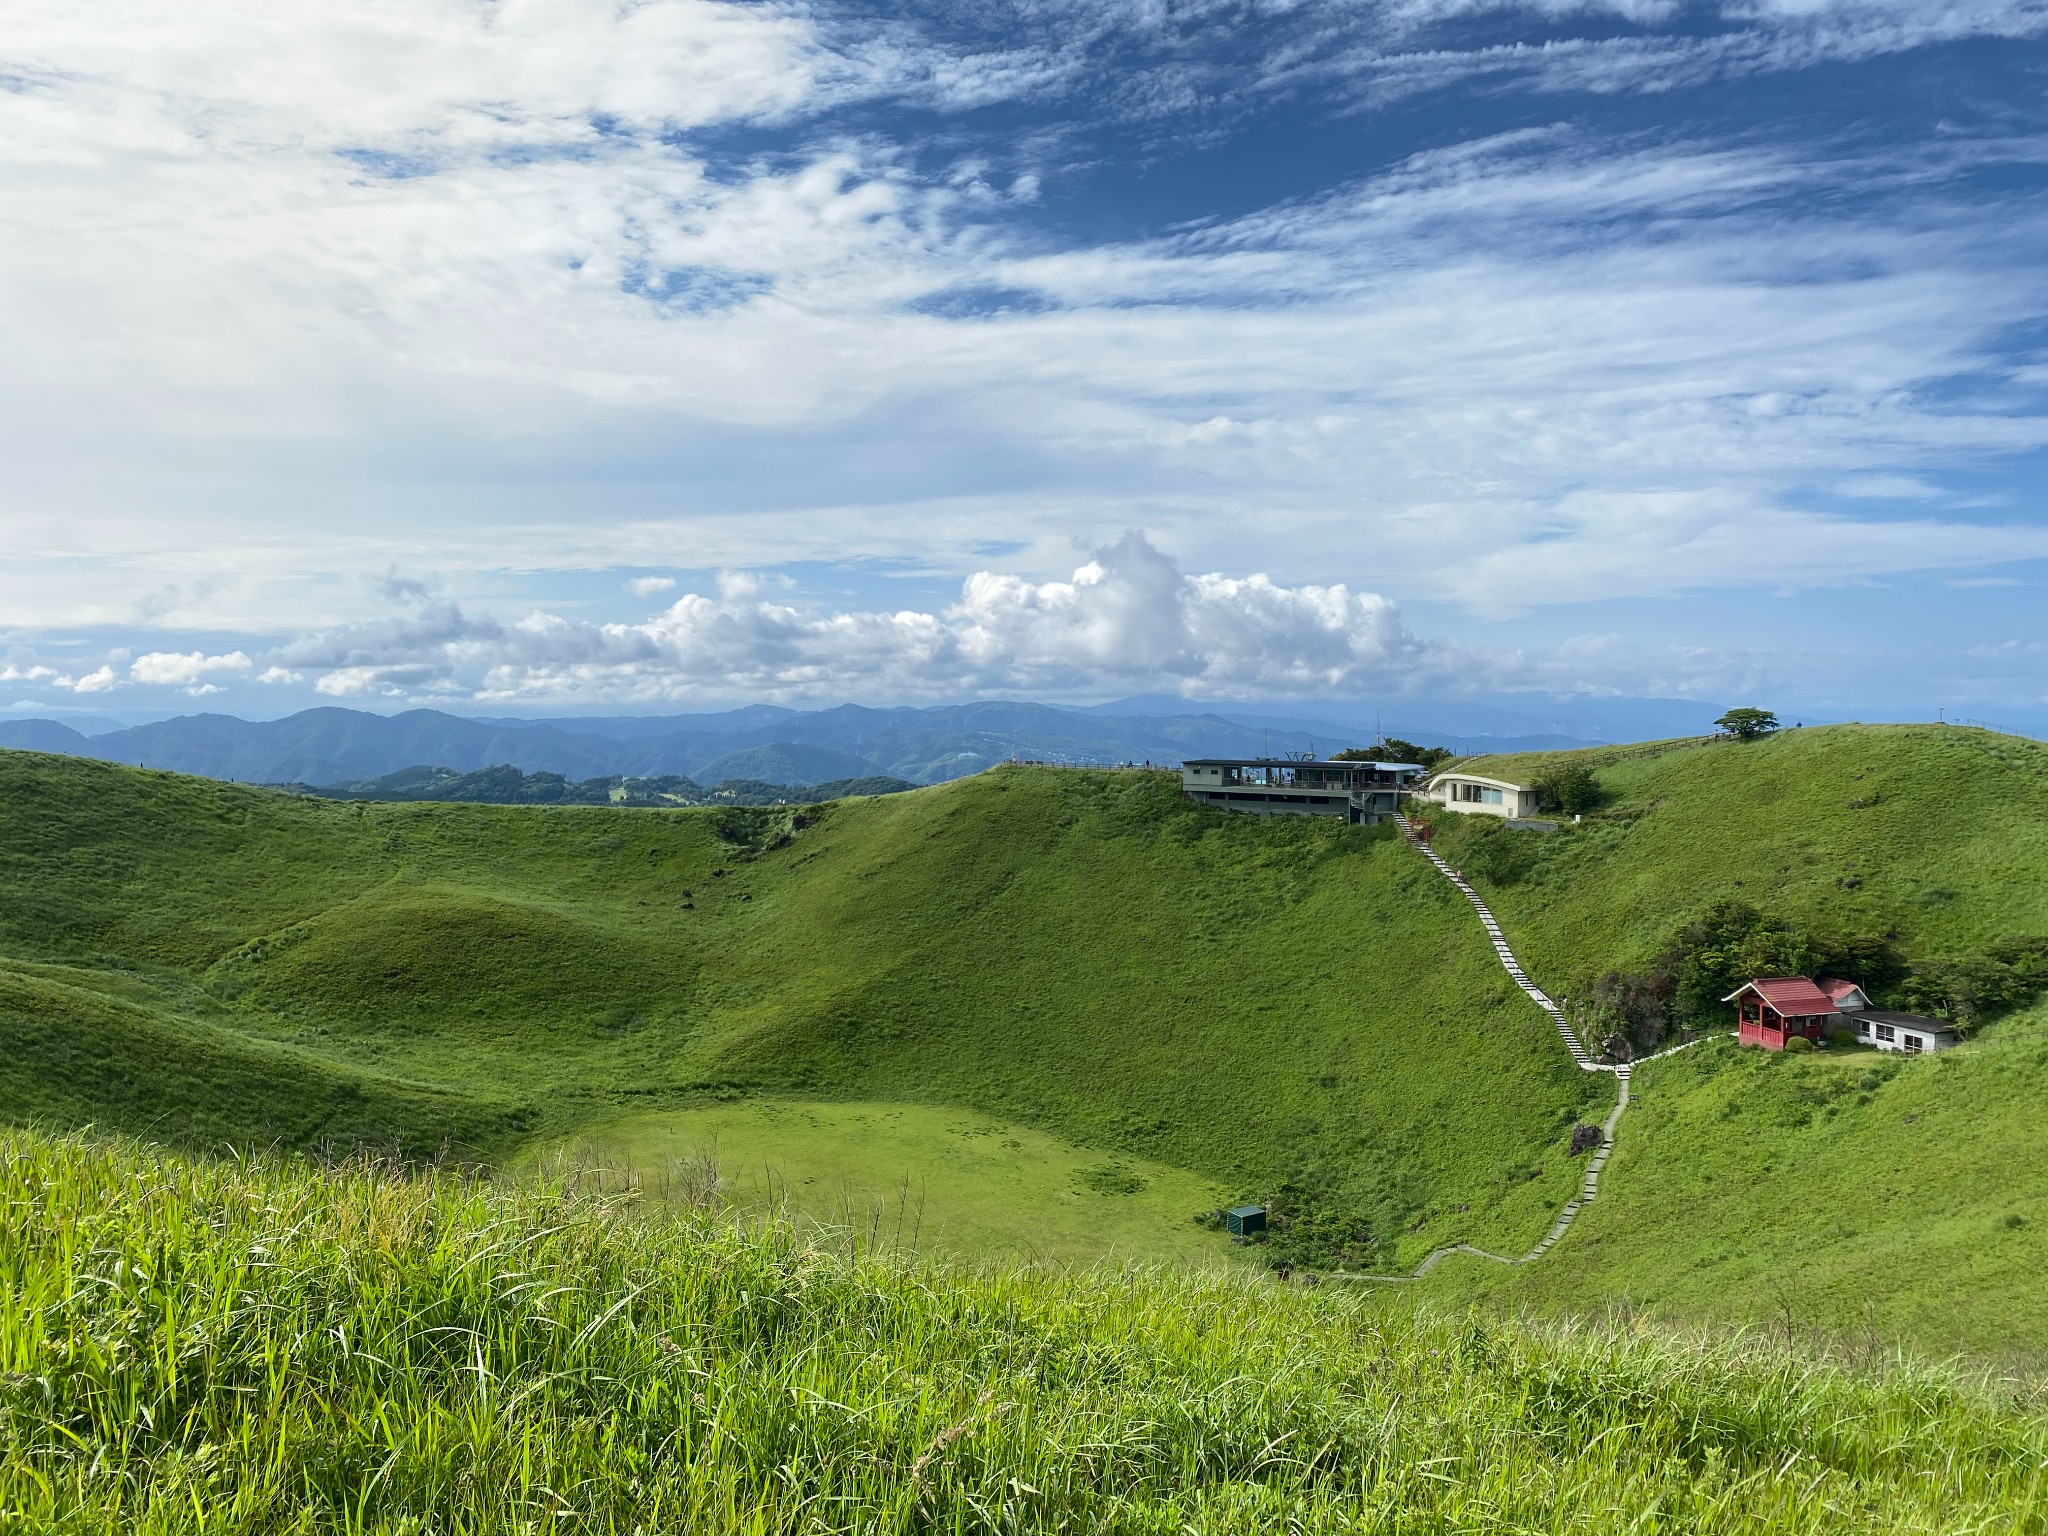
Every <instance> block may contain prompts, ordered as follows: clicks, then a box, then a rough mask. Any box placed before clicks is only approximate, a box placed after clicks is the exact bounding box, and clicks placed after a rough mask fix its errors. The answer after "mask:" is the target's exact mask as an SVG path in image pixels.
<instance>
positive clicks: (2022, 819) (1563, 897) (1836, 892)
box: [1431, 726, 2048, 1357]
mask: <svg viewBox="0 0 2048 1536" xmlns="http://www.w3.org/2000/svg"><path fill="white" fill-rule="evenodd" d="M1560 761H1582V762H1588V763H1590V764H1591V765H1592V766H1594V768H1595V769H1596V771H1597V773H1598V775H1599V778H1600V782H1601V785H1602V788H1603V789H1604V790H1605V791H1606V793H1607V795H1608V801H1607V803H1606V805H1605V806H1604V807H1603V808H1602V809H1601V811H1599V812H1598V813H1596V814H1594V815H1591V816H1588V817H1587V818H1586V819H1585V821H1584V822H1583V823H1581V824H1579V825H1576V826H1573V825H1567V826H1565V827H1563V828H1561V829H1560V830H1559V831H1558V832H1556V833H1553V834H1548V835H1546V834H1541V833H1535V832H1517V831H1512V830H1509V829H1506V828H1503V827H1501V826H1499V825H1498V824H1496V823H1493V822H1492V821H1491V820H1490V819H1482V818H1478V817H1456V816H1451V815H1446V814H1437V815H1436V816H1435V818H1434V820H1435V823H1436V826H1437V829H1438V831H1437V845H1438V847H1439V848H1440V850H1441V851H1443V852H1444V853H1445V855H1446V857H1448V858H1449V859H1450V860H1451V861H1452V862H1453V863H1454V864H1456V865H1458V866H1459V867H1460V868H1461V869H1463V871H1464V872H1465V873H1466V874H1467V875H1468V877H1470V878H1471V879H1472V880H1473V881H1474V883H1475V884H1476V885H1478V886H1479V887H1480V888H1481V889H1482V890H1483V891H1484V892H1485V894H1486V898H1487V901H1488V904H1489V905H1490V906H1492V908H1493V909H1494V911H1495V912H1496V913H1497V914H1498V916H1499V917H1500V920H1501V922H1502V924H1503V926H1504V927H1505V929H1506V930H1507V932H1508V933H1509V934H1510V935H1511V936H1512V939H1513V942H1514V944H1515V947H1516V950H1517V953H1518V954H1519V955H1520V956H1521V958H1522V960H1523V962H1524V964H1525V965H1526V966H1527V967H1528V969H1529V971H1530V973H1531V974H1532V975H1533V976H1534V977H1535V978H1536V979H1537V980H1538V981H1539V983H1541V984H1542V985H1544V986H1546V987H1548V988H1549V989H1550V990H1551V991H1552V992H1553V993H1560V994H1563V995H1566V996H1568V997H1571V998H1573V999H1574V1000H1575V1001H1577V1002H1579V1003H1581V1004H1583V1003H1584V1002H1585V1001H1586V1000H1590V999H1591V998H1593V996H1594V995H1595V994H1596V992H1597V991H1598V983H1599V981H1600V978H1601V977H1602V976H1603V975H1604V974H1605V973H1607V972H1609V971H1616V970H1618V971H1620V972H1623V973H1643V972H1646V971H1649V970H1651V969H1653V968H1654V967H1655V965H1656V964H1657V962H1658V959H1659V956H1660V953H1661V952H1663V951H1665V950H1666V949H1667V947H1668V946H1669V945H1670V944H1671V943H1672V941H1673V936H1674V934H1676V933H1678V932H1679V931H1680V930H1681V929H1682V928H1683V927H1684V925H1685V924H1686V923H1687V922H1688V920H1690V919H1692V918H1695V917H1697V916H1699V915H1700V914H1702V913H1704V912H1708V911H1710V910H1711V909H1713V908H1714V907H1715V906H1716V905H1717V904H1720V903H1726V902H1740V903H1744V904H1746V905H1748V906H1750V907H1753V908H1755V909H1757V910H1758V912H1759V913H1761V914H1763V915H1764V916H1765V917H1767V918H1770V919H1776V920H1779V921H1780V922H1781V923H1782V925H1783V927H1784V929H1786V930H1789V932H1790V934H1791V935H1792V941H1793V942H1794V945H1795V948H1796V946H1797V943H1799V942H1807V941H1810V942H1813V943H1815V944H1817V945H1818V947H1819V948H1820V949H1821V950H1823V951H1825V950H1827V949H1830V948H1834V949H1837V950H1840V949H1843V948H1845V947H1846V948H1847V949H1848V950H1850V951H1851V952H1852V953H1853V952H1854V950H1855V949H1856V947H1857V945H1856V943H1855V941H1856V940H1859V939H1860V940H1863V941H1865V944H1866V947H1869V946H1870V944H1871V943H1872V942H1873V941H1874V946H1875V949H1876V951H1878V952H1879V953H1880V954H1881V953H1882V952H1884V951H1890V952H1891V959H1892V960H1893V961H1894V962H1896V963H1897V964H1899V965H1900V966H1902V967H1903V968H1904V969H1906V970H1911V969H1913V968H1915V967H1918V968H1922V969H1932V970H1935V971H1937V972H1938V971H1939V970H1941V968H1943V967H1950V968H1968V967H1969V966H1971V965H1974V964H1977V963H1978V962H1980V961H1982V960H1983V958H1984V957H1985V956H1987V955H1989V954H1990V953H1991V952H1993V951H1994V950H1996V949H1997V948H1998V947H1999V946H2000V944H2001V942H2002V941H2004V940H2006V939H2008V938H2010V937H2012V936H2014V935H2020V936H2028V935H2040V934H2044V933H2048V747H2043V746H2040V745H2038V744H2036V743H2032V742H2027V741H2021V740H2018V739H2015V738H2012V737H2001V736H1995V735H1992V734H1990V733H1987V732H1983V731H1976V730H1964V729H1958V728H1953V727H1935V726H1884V727H1862V726H1838V727H1830V728H1826V729H1806V730H1799V731H1786V732H1782V733H1780V734H1779V735H1777V736H1774V737H1770V738H1768V739H1765V740H1762V741H1756V742H1747V743H1738V742H1715V743H1700V742H1683V743H1668V744H1651V745H1646V746H1640V747H1633V748H1618V749H1603V750H1599V751H1593V752H1585V753H1573V754H1560V755H1557V756H1551V757H1541V758H1537V757H1522V758H1497V759H1482V760H1479V762H1478V763H1475V764H1474V765H1472V766H1475V767H1477V768H1479V771H1483V772H1491V773H1494V774H1498V775H1500V776H1502V777H1507V778H1510V779H1516V780H1518V781H1526V780H1527V779H1528V778H1529V777H1531V776H1532V775H1534V774H1536V773H1540V772H1541V771H1542V770H1543V769H1545V768H1546V767H1549V766H1551V765H1553V764H1555V763H1557V762H1560ZM1845 938H1846V940H1847V941H1848V942H1847V943H1846V944H1845V942H1844V941H1845ZM1782 942H1785V935H1784V934H1780V935H1779V936H1778V938H1777V939H1769V938H1768V937H1767V938H1766V940H1765V941H1762V942H1761V950H1762V952H1763V953H1764V954H1765V955H1766V956H1768V954H1769V953H1770V952H1771V950H1772V948H1773V946H1774V945H1775V944H1778V943H1782ZM1740 958H1741V957H1740V956H1739V955H1736V956H1731V957H1729V959H1730V963H1731V964H1732V963H1734V961H1736V960H1739V959H1740ZM1857 979H1863V978H1861V977H1859V978H1857ZM2030 988H2031V983H2030V984H2029V988H2026V989H2022V990H2023V991H2026V990H2030ZM1893 990H1894V991H1897V990H1898V987H1897V985H1896V984H1894V986H1893ZM1898 1000H1899V999H1897V998H1896V997H1895V998H1894V999H1893V1001H1894V1002H1897V1001H1898ZM1574 1012H1575V1013H1576V1014H1577V1015H1578V1016H1579V1018H1580V1020H1581V1022H1582V1024H1585V1025H1589V1026H1592V1027H1594V1028H1597V1027H1598V1026H1597V1024H1595V1023H1594V1020H1595V1019H1597V1017H1598V1015H1597V1014H1593V1013H1591V1011H1590V1010H1587V1009H1585V1008H1584V1007H1583V1006H1581V1007H1575V1009H1574ZM1716 1017H1717V1018H1720V1017H1721V1015H1720V1014H1719V1013H1718V1012H1717V1014H1716ZM1720 1027H1724V1028H1725V1027H1728V1025H1727V1022H1726V1021H1725V1019H1724V1020H1723V1022H1722V1023H1721V1026H1720ZM1635 1088H1636V1094H1637V1101H1638V1102H1637V1105H1636V1107H1634V1108H1632V1109H1631V1110H1630V1112H1629V1117H1628V1119H1627V1120H1626V1121H1625V1122H1624V1127H1623V1131H1622V1134H1621V1136H1620V1139H1619V1148H1618V1151H1617V1154H1616V1157H1615V1159H1614V1161H1613V1163H1612V1165H1611V1167H1610V1169H1609V1171H1608V1173H1607V1174H1606V1176H1605V1187H1604V1190H1603V1195H1602V1199H1601V1200H1600V1201H1599V1202H1597V1203H1596V1205H1595V1206H1594V1207H1593V1208H1592V1210H1590V1211H1589V1212H1588V1213H1587V1215H1586V1216H1585V1217H1584V1218H1583V1219H1582V1220H1581V1222H1580V1223H1579V1225H1578V1227H1577V1229H1576V1230H1575V1231H1574V1233H1573V1236H1572V1239H1571V1240H1570V1241H1569V1242H1567V1243H1565V1244H1562V1245H1560V1246H1559V1247H1558V1248H1557V1249H1555V1250H1554V1251H1553V1252H1552V1253H1551V1254H1550V1255H1549V1256H1548V1258H1547V1259H1546V1260H1545V1261H1544V1262H1543V1263H1542V1264H1541V1265H1537V1266H1531V1267H1528V1268H1524V1269H1517V1270H1514V1271H1500V1270H1497V1269H1493V1268H1492V1267H1490V1266H1486V1265H1483V1264H1478V1263H1472V1262H1469V1261H1465V1260H1456V1261H1453V1262H1451V1263H1449V1264H1446V1265H1444V1266H1442V1267H1441V1268H1440V1269H1439V1270H1438V1271H1437V1272H1436V1273H1435V1274H1434V1275H1433V1276H1432V1277H1431V1288H1432V1289H1433V1290H1435V1291H1436V1292H1437V1293H1439V1294H1450V1295H1467V1294H1475V1293H1477V1294H1485V1295H1488V1296H1491V1297H1495V1298H1497V1299H1500V1300H1502V1301H1505V1302H1508V1303H1510V1304H1527V1305H1535V1306H1540V1307H1544V1308H1546V1309H1550V1310H1558V1311H1578V1310H1586V1309H1597V1308H1600V1307H1602V1306H1606V1305H1629V1306H1651V1307H1660V1308H1664V1309H1668V1310H1670V1311H1672V1312H1675V1313H1678V1314H1680V1315H1684V1316H1688V1317H1697V1316H1715V1317H1724V1318H1734V1319H1743V1320H1749V1321H1770V1322H1773V1323H1777V1324H1781V1325H1784V1326H1789V1327H1791V1328H1793V1329H1795V1330H1796V1331H1799V1332H1823V1333H1829V1334H1834V1335H1838V1336H1851V1335H1858V1334H1863V1333H1867V1332H1872V1331H1874V1332H1875V1333H1877V1334H1878V1335H1880V1336H1882V1337H1888V1338H1896V1337H1900V1336H1905V1337H1910V1338H1912V1339H1914V1340H1915V1341H1916V1342H1918V1343H1919V1344H1921V1345H1922V1346H1924V1347H1927V1348H1930V1349H1935V1350H1947V1349H1969V1350H1974V1351H1978V1352H1986V1351H1989V1352H1995V1353H2002V1354H2011V1355H2024V1356H2029V1357H2037V1356H2038V1355H2039V1353H2040V1352H2042V1351H2044V1350H2048V1286H2044V1285H2042V1284H2041V1282H2040V1279H2039V1277H2040V1275H2041V1274H2043V1273H2044V1272H2048V1172H2044V1170H2048V1119H2044V1117H2043V1115H2042V1113H2041V1105H2042V1104H2043V1103H2044V1102H2048V1097H2044V1095H2048V1010H2041V1009H2029V1008H2026V1007H2021V1008H2019V1009H2018V1011H2015V1012H2011V1013H2008V1014H2006V1015H2005V1016H2003V1017H1998V1018H1994V1019H1992V1020H1990V1021H1988V1022H1986V1023H1984V1024H1983V1026H1982V1027H1981V1028H1980V1029H1978V1030H1977V1031H1976V1037H1975V1038H1974V1039H1973V1040H1972V1042H1971V1043H1969V1044H1968V1045H1966V1046H1964V1047H1963V1048H1962V1049H1960V1050H1958V1051H1956V1052H1954V1053H1951V1054H1947V1055H1943V1056H1941V1057H1938V1058H1922V1059H1917V1060H1908V1059H1902V1058H1898V1057H1891V1056H1882V1055H1880V1054H1878V1053H1876V1052H1873V1051H1868V1050H1861V1049H1847V1050H1844V1049H1840V1048H1836V1049H1833V1050H1830V1051H1828V1052H1824V1053H1822V1054H1821V1055H1820V1056H1814V1057H1807V1058H1803V1059H1802V1058H1790V1057H1775V1056H1769V1055H1766V1054H1765V1053H1762V1052H1753V1051H1739V1050H1737V1049H1735V1048H1733V1047H1732V1046H1724V1045H1715V1044H1709V1045H1703V1046H1699V1047H1696V1048H1695V1049H1694V1051H1692V1052H1690V1053H1688V1054H1685V1055H1681V1056H1676V1057H1673V1058H1671V1059H1670V1060H1668V1061H1663V1062H1657V1063H1654V1064H1652V1065H1651V1066H1649V1067H1647V1068H1645V1069H1644V1070H1643V1071H1642V1072H1641V1073H1640V1074H1639V1076H1638V1077H1637V1080H1636V1084H1635Z"/></svg>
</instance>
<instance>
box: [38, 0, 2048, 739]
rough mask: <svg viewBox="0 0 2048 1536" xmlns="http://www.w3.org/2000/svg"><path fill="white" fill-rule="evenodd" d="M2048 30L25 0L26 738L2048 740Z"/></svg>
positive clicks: (1173, 7) (1553, 4)
mask: <svg viewBox="0 0 2048 1536" xmlns="http://www.w3.org/2000/svg"><path fill="white" fill-rule="evenodd" d="M2044 84H2048V4H2041V3H2007V0H1983V3H1977V4H1953V5H1949V4H1940V3H1927V0H1921V3H1914V4H1900V3H1889V0H1862V3H1853V0H1844V3H1826V0H1727V3H1711V4H1681V3H1669V0H1613V3H1606V4H1601V3H1593V4H1578V3H1571V0H1533V3H1524V4H1510V5H1482V4H1473V3H1466V0H1399V3H1388V4H1370V3H1361V0H1351V3H1316V0H1293V3H1258V0H1246V3H1237V4H1202V3H1190V4H1167V3H1159V0H1151V3H1139V0H1129V3H1120V0H1091V3H1087V4H1082V3H1078V0H1074V3H1069V0H1031V3H1022V4H994V3H985V4H977V3H950V4H938V3H929V4H899V5H875V4H868V5H862V6H858V7H855V6H838V5H831V4H814V5H731V4H712V3H704V0H646V3H640V4H618V3H612V0H607V3H601V4H600V3H587V0H497V3H486V0H384V3H382V4H379V5H376V6H369V5H361V6H343V7H328V8H323V9H321V10H320V11H318V12H315V13H307V14H301V13H297V12H291V11H289V10H287V9H286V8H281V7H276V6H270V5H262V4H258V3H256V0H198V3H194V4H191V5H185V6H179V7H175V8H165V7H161V6H147V5H143V4H141V3H140V0H99V3H96V4H93V5H90V6H88V5H84V4H75V3H71V0H28V3H27V4H26V5H24V6H22V7H19V8H18V11H17V14H16V19H15V20H13V21H11V22H10V26H9V28H8V35H7V36H6V38H5V39H0V221H4V228H0V322H4V325H5V334H6V335H7V336H8V337H9V342H10V344H9V346H8V347H7V348H5V349H0V456H4V460H5V462H6V463H7V464H8V466H9V473H8V475H7V476H6V477H5V480H4V482H0V708H5V709H7V710H8V711H9V712H10V713H13V714H17V715H19V714H64V713H89V714H95V715H115V716H123V715H132V714H139V713H166V712H174V711H182V710H188V709H192V708H199V707H204V708H214V709H226V710H233V711H236V712H242V713H249V714H276V713H282V712H285V711H288V710H290V709H294V708H298V707H302V706H304V705H306V704H308V703H314V702H341V703H353V704H358V705H362V706H365V707H372V708H399V707H408V706H410V705H414V704H431V705H436V706H439V707H445V708H454V709H458V710H462V709H471V710H477V711H481V712H489V713H498V714H505V713H520V712H535V713H538V712H545V711H555V710H564V709H575V710H586V709H595V708H599V707H602V708H604V709H606V710H613V709H689V708H698V707H719V706H721V705H724V704H729V703H732V702H738V701H747V700H754V699H776V700H780V701H784V702H791V703H806V702H829V701H837V700H841V699H856V700H860V701H863V702H877V703H880V702H896V701H902V702H917V701H924V700H933V701H936V700H945V699H955V698H962V697H971V696H976V695H982V694H1005V695H1028V696H1035V697H1042V698H1071V699H1075V700H1092V699H1102V698H1113V697H1117V696H1121V695H1127V694H1133V693H1139V692H1154V691H1164V692H1169V693H1178V694H1182V695H1185V696H1187V697H1189V698H1190V699H1195V700H1204V701H1206V700H1219V699H1279V698H1301V699H1315V698H1326V699H1340V698H1341V699H1364V698H1374V699H1377V698H1398V697H1401V696H1404V695H1405V696H1427V697H1431V698H1444V697H1457V696H1461V695H1467V694H1469V695H1475V696H1477V695H1487V696H1494V695H1498V694H1501V693H1504V692H1505V693H1512V692H1516V691H1522V690H1528V691H1536V692H1548V693H1567V694H1570V693H1588V694H1594V695H1620V696H1659V697H1693V698H1701V699H1712V700H1727V701H1734V700H1737V699H1741V700H1756V701H1759V702H1764V703H1771V704H1776V705H1778V706H1780V707H1782V708H1784V709H1785V710H1787V711H1788V712H1796V713H1799V714H1803V715H1807V716H1810V717H1819V718H1848V717H1860V718H1885V717H1893V718H1925V717H1928V716H1931V715H1932V714H1933V713H1934V711H1935V710H1936V709H1945V710H1947V711H1949V712H1950V713H1952V714H1960V715H1969V716H1974V717H1979V718H1990V719H1994V720H1998V721H2001V722H2003V723H2010V724H2014V725H2020V726H2032V727H2035V728H2039V727H2041V726H2042V725H2044V724H2048V623H2044V620H2043V614H2044V612H2048V604H2044V603H2043V601H2042V595H2043V583H2044V581H2048V512H2044V506H2043V497H2042V489H2041V488H2042V486H2043V485H2044V483H2048V475H2044V472H2043V471H2044V448H2048V262H2044V261H2043V259H2042V256H2041V253H2042V252H2043V251H2044V250H2048V217H2044V214H2048V199H2044V195H2043V193H2044V181H2043V169H2044V164H2048V97H2044Z"/></svg>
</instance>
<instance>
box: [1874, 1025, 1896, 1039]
mask: <svg viewBox="0 0 2048 1536" xmlns="http://www.w3.org/2000/svg"><path fill="white" fill-rule="evenodd" d="M1896 1036H1897V1031H1896V1030H1894V1029H1893V1028H1892V1027H1891V1025H1889V1024H1880V1025H1878V1026H1877V1038H1878V1039H1880V1040H1891V1039H1894V1038H1896Z"/></svg>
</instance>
